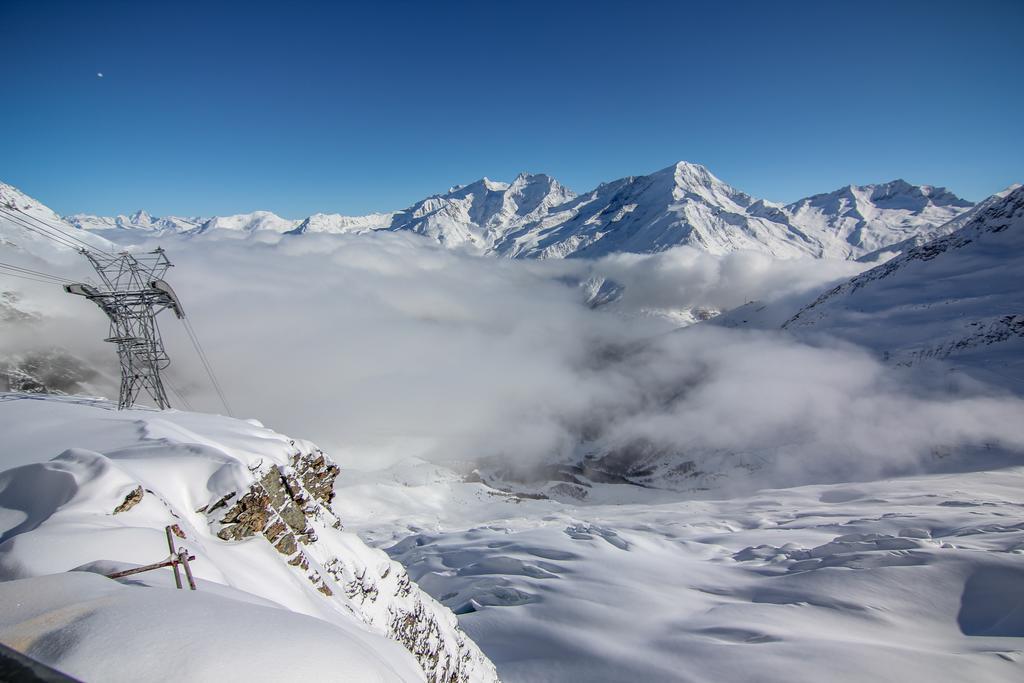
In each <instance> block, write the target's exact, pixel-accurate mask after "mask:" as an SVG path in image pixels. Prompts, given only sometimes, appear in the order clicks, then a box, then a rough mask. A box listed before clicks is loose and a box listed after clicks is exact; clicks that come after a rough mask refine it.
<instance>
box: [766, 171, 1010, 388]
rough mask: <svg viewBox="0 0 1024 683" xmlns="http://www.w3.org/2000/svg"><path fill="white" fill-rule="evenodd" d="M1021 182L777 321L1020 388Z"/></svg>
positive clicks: (900, 360)
mask: <svg viewBox="0 0 1024 683" xmlns="http://www.w3.org/2000/svg"><path fill="white" fill-rule="evenodd" d="M1021 283H1024V188H1017V189H1016V190H1013V191H1012V192H1010V193H1009V194H1007V195H1005V196H1004V197H1001V198H998V199H997V200H996V201H991V202H986V203H985V206H984V207H982V208H981V209H980V210H979V211H977V212H975V213H973V214H972V215H971V216H970V217H969V219H968V220H967V221H965V222H964V224H963V225H962V227H960V228H959V229H958V230H957V231H956V232H953V233H951V234H949V235H947V236H945V237H941V238H939V239H936V240H933V241H931V242H927V243H925V244H923V245H920V246H917V247H914V248H912V249H910V250H909V251H907V252H906V253H904V254H903V255H901V256H899V257H897V258H894V259H892V260H890V261H888V262H886V263H884V264H882V265H880V266H877V267H875V268H873V269H871V270H869V271H867V272H865V273H862V274H861V275H859V276H857V277H855V278H853V279H852V280H850V281H849V282H847V283H845V284H842V285H840V286H838V287H836V288H834V289H832V290H831V291H829V292H826V293H825V294H823V295H821V296H820V297H819V298H818V299H817V300H816V301H814V302H812V303H810V304H809V305H807V306H805V307H804V308H803V309H801V310H800V311H799V312H798V313H796V315H794V316H793V317H792V318H791V319H790V320H788V321H787V322H786V323H785V324H784V327H785V328H786V329H788V330H790V331H791V332H793V333H795V334H798V335H800V336H803V337H808V336H811V335H814V334H828V335H832V336H836V337H839V338H841V339H844V340H847V341H852V342H854V343H856V344H859V345H861V346H865V347H867V348H870V349H873V350H875V351H876V352H877V353H879V354H881V355H883V356H884V357H886V358H887V359H889V360H891V361H892V362H894V363H897V364H900V365H915V364H920V363H926V362H929V361H933V360H941V361H944V362H945V363H946V364H947V366H950V365H951V366H952V367H954V368H956V369H959V370H962V371H966V372H968V373H969V374H971V375H974V376H976V377H979V378H981V379H984V380H985V381H987V382H990V383H994V384H998V385H1002V386H1006V387H1008V388H1011V389H1013V390H1015V391H1020V390H1021V388H1022V387H1024V288H1022V287H1021Z"/></svg>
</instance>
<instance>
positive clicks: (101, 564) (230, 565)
mask: <svg viewBox="0 0 1024 683" xmlns="http://www.w3.org/2000/svg"><path fill="white" fill-rule="evenodd" d="M0 431H2V433H3V434H4V441H3V444H2V446H0V463H2V465H3V467H5V468H10V469H6V471H5V472H3V473H0V602H2V603H4V604H6V605H8V606H10V605H12V604H14V603H17V604H14V606H13V607H11V608H10V609H4V610H0V640H2V641H3V642H4V643H6V644H8V645H10V646H13V647H15V648H19V646H21V647H20V649H23V650H25V651H27V652H28V653H29V654H31V655H32V656H35V657H37V658H39V659H41V660H43V661H44V662H47V663H51V664H53V665H55V666H58V667H61V668H66V669H67V670H68V672H69V673H71V674H76V675H81V676H84V677H87V678H89V679H91V680H117V679H120V680H140V679H149V678H155V679H165V678H167V677H169V676H173V675H175V669H174V667H173V665H171V663H170V662H168V661H167V660H166V659H164V658H161V657H158V656H157V655H159V654H160V653H161V652H165V651H166V648H167V647H168V646H167V645H164V646H162V647H161V648H157V649H156V650H154V651H152V652H148V651H147V650H146V649H145V648H146V647H148V643H150V642H151V641H152V640H154V639H155V638H157V637H159V634H160V633H162V632H161V631H160V627H149V628H146V629H140V626H141V624H142V623H143V622H145V621H149V622H152V621H153V620H154V618H155V617H156V615H157V614H161V613H162V612H163V611H164V610H168V611H169V610H172V609H177V607H176V605H177V604H179V603H180V604H181V605H182V614H180V615H179V616H176V617H175V618H174V619H172V620H171V621H170V622H169V623H168V628H169V629H170V632H171V633H173V634H177V635H179V636H180V637H181V638H182V639H183V640H182V641H181V642H179V643H177V645H178V647H179V650H180V651H186V652H187V651H188V650H189V649H190V648H193V649H195V650H196V651H197V652H199V653H200V659H199V660H198V661H196V662H194V663H193V664H192V666H193V668H194V670H195V671H196V672H197V673H198V674H200V675H199V678H200V680H217V679H218V678H217V676H218V672H222V671H223V670H224V669H225V668H226V667H227V668H234V669H239V670H255V671H258V670H259V669H260V668H261V667H263V666H264V665H265V663H267V660H268V659H270V658H273V659H275V660H277V661H276V663H269V664H266V666H268V667H269V668H268V669H267V670H266V671H265V672H264V673H261V674H259V676H258V679H260V680H280V676H284V677H285V678H292V677H293V675H294V674H292V673H286V672H289V671H296V672H299V671H308V672H311V675H313V674H315V676H316V678H318V679H324V678H335V677H337V676H338V675H339V674H340V673H344V672H345V671H349V672H351V673H352V675H353V676H354V677H355V678H358V679H359V680H363V677H364V676H365V678H366V679H367V680H395V679H400V680H423V679H424V678H426V680H429V681H438V682H440V681H442V680H443V681H446V682H447V681H459V682H469V681H493V680H495V676H494V673H493V668H492V666H491V665H490V663H489V662H488V661H487V659H486V658H485V657H484V656H483V655H481V654H480V652H479V650H478V649H477V648H476V646H475V645H474V644H473V643H472V642H471V641H469V640H468V639H467V638H466V637H465V635H464V634H463V633H462V632H461V631H460V630H459V627H458V624H457V622H456V620H455V618H454V616H452V614H451V613H450V612H448V611H447V610H445V609H444V608H442V607H440V606H439V605H438V604H437V603H435V602H434V601H433V600H431V599H429V598H428V597H426V596H425V595H423V594H422V593H421V592H420V591H419V589H418V588H417V587H416V586H415V585H414V584H412V583H411V582H410V581H409V578H408V576H407V574H406V573H405V571H404V570H403V569H402V568H401V567H400V566H399V565H397V564H394V563H392V562H389V561H388V559H387V557H386V556H385V555H384V554H383V553H381V552H379V551H375V550H371V549H369V548H367V547H366V546H365V545H364V544H363V543H362V542H360V541H359V539H358V538H356V537H355V536H354V535H353V534H351V533H349V532H346V531H343V530H342V528H341V522H340V521H339V520H338V518H337V517H336V516H335V515H334V513H333V512H332V511H331V506H330V500H331V498H332V495H331V491H330V489H331V485H332V484H333V479H334V476H335V475H336V473H337V468H335V467H334V466H333V464H331V463H330V462H329V461H328V460H326V459H325V457H324V456H323V454H322V453H320V451H319V450H318V449H317V448H316V447H315V446H314V445H313V444H310V443H307V442H303V441H297V440H292V439H289V438H287V437H285V436H282V435H280V434H277V433H275V432H272V431H270V430H268V429H265V428H263V427H262V426H260V425H259V424H258V423H255V422H254V421H248V422H246V421H241V420H233V419H228V418H222V417H219V416H214V415H204V414H198V413H185V412H179V411H163V412H160V411H155V410H146V409H134V410H130V411H117V410H114V409H113V407H112V406H111V405H110V404H109V403H107V402H105V401H100V400H90V399H82V398H62V399H59V398H55V397H38V396H37V397H32V396H29V395H24V394H0ZM130 503H131V504H130ZM125 506H127V509H123V508H124V507H125ZM170 524H176V525H178V528H179V529H180V530H181V532H182V535H183V539H182V540H180V541H179V542H180V543H181V545H183V546H186V547H187V548H188V549H189V551H190V552H191V553H193V554H194V555H195V556H196V558H197V559H196V560H195V562H194V563H193V568H194V572H195V575H196V577H197V579H198V582H199V591H198V595H185V596H184V597H182V595H183V594H181V593H177V594H173V595H172V594H169V593H167V592H166V591H157V592H145V595H143V594H140V593H138V592H137V590H138V587H139V586H140V585H154V586H163V587H170V586H173V582H172V580H171V574H170V570H166V569H165V570H158V571H156V572H153V573H148V574H145V575H142V576H141V577H140V578H139V579H136V578H135V577H130V578H128V579H123V580H120V581H119V582H113V581H110V580H108V579H105V578H102V579H101V578H99V577H79V576H68V575H66V574H63V572H68V571H69V570H73V569H75V568H79V567H84V568H85V569H86V570H89V571H97V572H110V571H113V570H117V569H123V568H127V567H131V566H137V565H142V564H148V563H151V562H155V561H159V560H161V559H164V556H165V555H166V552H167V550H166V541H165V538H164V527H165V526H166V525H170ZM140 580H141V582H142V583H141V584H140ZM8 582H15V583H13V584H12V583H8ZM50 590H52V591H57V595H59V596H63V597H60V598H58V597H53V596H37V595H35V592H36V591H50ZM26 591H27V592H28V595H27V597H28V598H30V599H29V600H28V601H25V600H21V598H20V597H19V596H21V595H22V594H23V593H25V592H26ZM253 605H258V606H260V607H259V608H256V607H253ZM140 609H142V610H147V611H145V612H144V613H141V614H135V616H134V617H132V618H125V616H124V615H126V614H134V611H135V610H140ZM148 610H160V611H159V612H152V611H148ZM76 615H86V616H85V617H79V616H76ZM193 615H194V616H196V618H197V620H198V621H197V623H195V626H196V627H197V628H195V629H193V632H192V633H191V635H190V634H189V633H187V632H186V631H187V629H186V627H187V625H188V624H189V623H190V616H193ZM72 617H74V618H72ZM221 617H223V619H222V618H221ZM69 619H70V620H71V621H70V622H69V621H68V620H69ZM246 623H248V624H249V626H248V627H247V628H246V629H244V630H243V629H242V628H241V626H240V625H242V624H246ZM55 625H56V626H57V627H58V628H57V630H56V631H54V630H53V627H54V626H55ZM254 625H258V626H256V627H255V628H254V627H253V626H254ZM278 628H280V629H281V630H282V631H283V633H278V632H277V631H276V629H278ZM249 630H254V631H255V633H253V634H252V635H251V636H249V635H248V631H249ZM207 631H209V632H212V633H213V634H214V637H213V638H212V639H211V638H207V637H206V636H205V633H206V632H207ZM307 635H308V638H307V637H306V636H307ZM112 639H113V640H112ZM119 639H123V642H127V643H137V644H138V645H139V647H140V648H142V649H141V650H140V651H139V652H137V653H134V654H132V655H130V656H126V658H124V657H116V658H113V659H110V658H107V657H104V656H103V655H104V654H106V655H109V654H111V653H112V649H111V647H112V645H111V644H110V643H113V642H122V640H119ZM282 641H283V644H284V645H286V646H289V645H290V646H292V647H294V648H295V649H294V651H291V650H289V649H288V648H287V647H285V648H284V649H280V648H277V649H275V650H273V651H271V652H250V650H251V649H252V648H266V647H267V645H266V644H269V643H271V642H282ZM79 643H80V645H79ZM330 643H334V645H333V646H332V645H330ZM403 645H404V646H405V647H404V648H402V647H401V646H403ZM94 646H95V648H96V649H95V650H94ZM317 647H322V648H324V651H323V652H319V651H318V649H317ZM220 648H223V650H220ZM214 651H218V652H219V659H216V660H215V659H214ZM349 654H351V655H352V656H351V657H350V658H349V657H348V655H349ZM295 658H299V659H302V660H303V661H302V663H301V664H300V665H296V664H295V663H294V662H293V661H292V660H293V659H295ZM346 658H347V659H349V663H348V664H347V665H343V666H342V669H341V670H340V672H338V671H334V670H333V669H334V667H336V666H339V664H338V661H339V659H346ZM125 665H131V666H132V667H136V668H124V666H125ZM169 667H170V668H169ZM289 667H295V668H291V669H290V668H289ZM274 671H277V672H280V673H279V675H278V676H275V675H273V672H274ZM343 677H344V676H343Z"/></svg>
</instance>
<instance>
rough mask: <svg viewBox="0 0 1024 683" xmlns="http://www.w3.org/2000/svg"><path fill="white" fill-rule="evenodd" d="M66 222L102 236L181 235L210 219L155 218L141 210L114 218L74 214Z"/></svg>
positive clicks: (196, 217) (193, 217)
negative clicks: (113, 233) (107, 233)
mask: <svg viewBox="0 0 1024 683" xmlns="http://www.w3.org/2000/svg"><path fill="white" fill-rule="evenodd" d="M64 220H66V221H67V222H68V223H70V224H71V225H73V226H75V227H76V228H81V229H83V230H90V231H92V232H100V233H101V234H102V233H103V232H105V231H110V230H139V231H143V232H150V233H156V234H158V235H159V234H164V233H172V234H173V233H179V232H188V231H189V230H195V229H196V228H198V227H199V226H201V225H202V224H203V223H205V222H206V221H207V220H208V219H206V218H202V217H200V216H192V217H182V216H162V217H154V216H151V215H149V214H148V213H147V212H146V211H144V210H142V209H139V210H138V211H136V212H135V213H133V214H130V215H127V216H126V215H123V214H122V215H118V216H114V217H112V218H109V217H103V216H92V215H90V214H85V213H77V214H72V215H70V216H65V217H64Z"/></svg>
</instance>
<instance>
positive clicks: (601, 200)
mask: <svg viewBox="0 0 1024 683" xmlns="http://www.w3.org/2000/svg"><path fill="white" fill-rule="evenodd" d="M775 208H777V207H774V206H771V205H767V204H765V203H764V202H761V201H755V200H754V199H753V198H752V197H750V196H749V195H747V194H744V193H743V192H740V191H738V190H736V189H734V188H732V187H730V186H729V185H726V184H725V183H723V182H722V181H721V180H719V179H718V178H716V177H715V176H714V175H712V174H711V173H710V172H709V171H708V170H707V169H706V168H704V167H703V166H700V165H697V164H690V163H686V162H680V163H678V164H675V165H673V166H669V167H668V168H665V169H662V170H660V171H658V172H656V173H652V174H651V175H648V176H639V177H629V178H623V179H621V180H616V181H614V182H611V183H606V184H604V185H601V186H600V187H598V188H597V189H596V190H594V191H592V192H590V193H588V194H586V195H583V196H581V197H579V198H577V199H576V200H575V201H574V202H571V203H570V204H568V205H565V206H561V207H558V209H557V219H558V220H557V222H556V223H555V224H554V225H551V226H550V227H546V226H544V225H530V226H527V227H526V228H525V229H523V230H521V231H519V232H517V233H515V234H513V235H510V236H509V237H508V238H507V239H506V240H504V241H503V242H502V243H500V244H499V245H498V246H497V249H496V251H497V252H498V253H504V254H508V255H511V256H517V257H534V258H564V257H568V256H573V257H584V258H591V257H599V256H604V255H607V254H611V253H616V252H634V253H653V252H658V251H664V250H665V249H668V248H671V247H674V246H679V245H687V246H693V247H696V248H698V249H703V250H705V251H708V252H710V253H712V254H723V253H727V252H730V251H736V250H739V249H752V250H755V251H761V252H765V253H770V254H773V255H775V256H789V257H792V256H803V255H812V254H814V252H815V250H816V243H815V240H814V239H813V238H812V237H810V236H808V235H806V234H804V233H803V232H802V231H801V230H800V229H799V228H796V227H795V226H793V225H791V224H789V222H788V221H787V220H786V217H785V216H784V215H782V214H780V213H777V212H775V211H773V209H775Z"/></svg>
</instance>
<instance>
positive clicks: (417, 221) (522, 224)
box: [388, 173, 575, 253]
mask: <svg viewBox="0 0 1024 683" xmlns="http://www.w3.org/2000/svg"><path fill="white" fill-rule="evenodd" d="M574 197H575V194H574V193H573V192H572V191H571V190H569V189H568V188H566V187H565V186H563V185H562V184H561V183H559V182H558V181H557V180H555V179H554V178H551V177H550V176H547V175H543V174H537V175H531V174H528V173H521V174H520V175H518V176H516V178H515V180H513V181H512V182H511V183H500V182H495V181H492V180H489V179H487V178H482V179H481V180H478V181H476V182H475V183H471V184H469V185H463V186H459V187H454V188H452V189H451V190H449V191H448V192H447V193H445V194H443V195H435V196H433V197H428V198H427V199H424V200H423V201H420V202H417V203H416V204H414V205H413V206H411V207H409V208H408V209H406V210H405V211H401V212H399V213H397V214H396V215H395V217H394V219H393V220H392V222H391V225H390V226H388V229H389V230H394V231H399V230H405V231H410V232H414V233H417V234H419V235H425V236H427V237H430V238H431V239H434V240H436V241H437V242H439V243H441V244H444V245H445V246H449V247H456V246H463V245H468V246H473V247H476V248H478V249H480V250H482V251H484V252H499V253H501V252H502V251H503V248H502V247H501V246H500V245H501V244H502V243H504V242H505V240H507V238H508V235H509V234H510V233H512V232H514V231H516V230H520V229H527V228H526V226H530V227H532V228H533V229H536V227H537V226H541V225H545V224H546V222H547V221H550V220H551V218H550V217H551V215H552V214H553V213H554V214H557V215H561V214H560V207H562V206H563V205H564V204H565V203H566V202H568V201H570V200H572V199H573V198H574ZM556 220H557V219H556Z"/></svg>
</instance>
